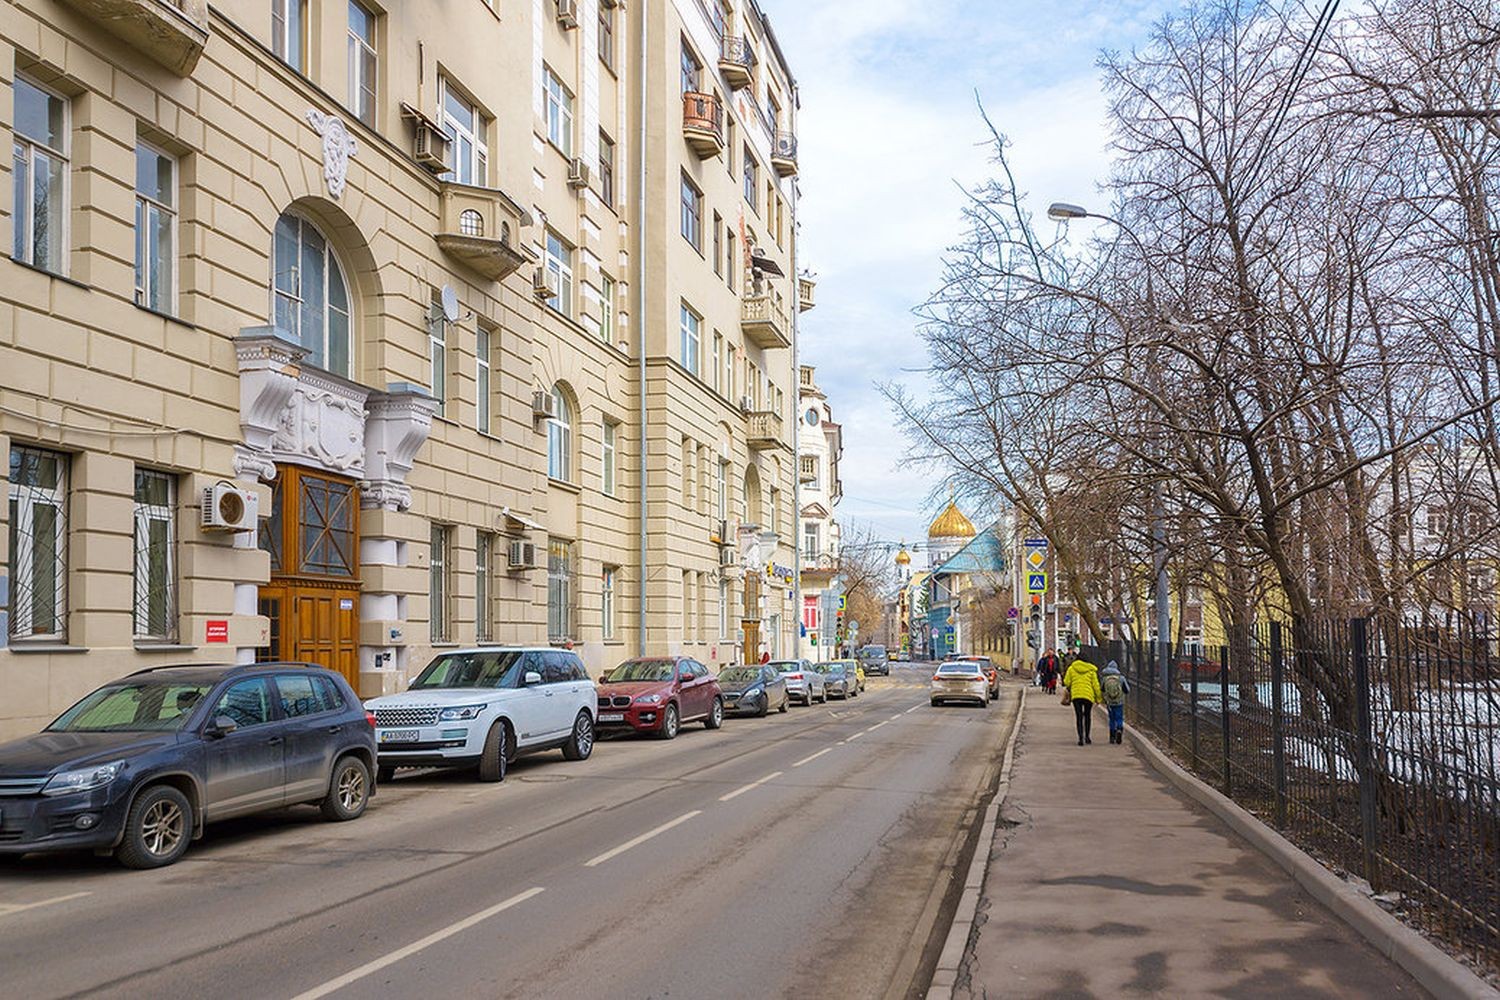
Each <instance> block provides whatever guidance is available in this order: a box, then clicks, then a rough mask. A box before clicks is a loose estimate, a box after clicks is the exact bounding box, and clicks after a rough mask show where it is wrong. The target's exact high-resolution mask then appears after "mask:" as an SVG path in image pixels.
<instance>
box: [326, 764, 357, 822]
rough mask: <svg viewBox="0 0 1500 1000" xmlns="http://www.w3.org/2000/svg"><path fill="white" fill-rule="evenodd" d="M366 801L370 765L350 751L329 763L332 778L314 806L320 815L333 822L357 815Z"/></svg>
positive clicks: (353, 817)
mask: <svg viewBox="0 0 1500 1000" xmlns="http://www.w3.org/2000/svg"><path fill="white" fill-rule="evenodd" d="M369 804H370V769H369V768H368V767H366V766H365V762H364V761H362V760H360V759H359V758H358V757H356V756H354V755H353V754H347V755H345V756H343V757H340V758H339V762H338V763H337V764H335V765H333V781H332V782H330V783H329V785H328V794H327V796H325V797H324V799H323V801H322V803H320V804H319V806H318V808H319V809H321V810H322V812H323V818H324V819H326V820H332V821H333V822H335V823H344V822H347V821H349V820H351V819H359V817H360V816H362V815H363V814H364V811H365V806H367V805H369Z"/></svg>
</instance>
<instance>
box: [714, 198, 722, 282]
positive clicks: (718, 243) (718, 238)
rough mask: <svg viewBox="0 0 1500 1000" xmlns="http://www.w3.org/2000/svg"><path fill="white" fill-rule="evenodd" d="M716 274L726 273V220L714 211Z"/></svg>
mask: <svg viewBox="0 0 1500 1000" xmlns="http://www.w3.org/2000/svg"><path fill="white" fill-rule="evenodd" d="M714 274H717V275H721V276H722V275H723V274H724V220H723V219H722V218H721V217H720V216H719V213H718V212H715V213H714Z"/></svg>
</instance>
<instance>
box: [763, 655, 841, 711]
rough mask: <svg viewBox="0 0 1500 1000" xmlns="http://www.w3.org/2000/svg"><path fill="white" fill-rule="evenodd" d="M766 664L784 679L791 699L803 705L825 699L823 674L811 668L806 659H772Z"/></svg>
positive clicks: (826, 695)
mask: <svg viewBox="0 0 1500 1000" xmlns="http://www.w3.org/2000/svg"><path fill="white" fill-rule="evenodd" d="M766 665H767V666H769V667H771V668H772V669H774V670H775V671H776V672H777V673H779V674H780V675H781V679H782V680H784V681H786V691H787V694H788V695H789V696H791V699H792V700H793V701H795V702H798V703H800V704H803V705H811V704H812V703H813V702H815V701H827V700H828V693H827V691H826V690H825V689H824V686H823V675H822V674H820V673H818V672H817V671H816V670H814V669H813V665H812V664H811V663H810V662H808V661H807V660H772V661H771V662H770V663H768V664H766Z"/></svg>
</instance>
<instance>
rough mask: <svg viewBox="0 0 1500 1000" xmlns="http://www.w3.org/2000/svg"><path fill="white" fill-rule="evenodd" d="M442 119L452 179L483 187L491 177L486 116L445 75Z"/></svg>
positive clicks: (440, 97) (440, 89)
mask: <svg viewBox="0 0 1500 1000" xmlns="http://www.w3.org/2000/svg"><path fill="white" fill-rule="evenodd" d="M438 120H439V121H440V122H442V125H443V134H445V135H446V136H447V137H448V169H449V172H450V173H451V174H452V175H453V176H452V179H453V180H454V181H457V182H458V183H459V184H475V185H478V186H479V187H483V186H484V185H485V184H486V183H487V181H488V180H489V169H488V164H489V148H488V147H487V146H486V145H485V139H484V134H485V127H484V126H485V122H484V116H483V115H482V114H480V112H479V108H477V107H476V106H475V105H474V104H472V103H470V102H469V101H468V100H467V99H466V98H465V97H464V96H463V95H462V94H460V93H459V92H458V91H456V90H454V89H453V86H452V84H450V83H448V81H447V80H445V79H442V78H439V80H438Z"/></svg>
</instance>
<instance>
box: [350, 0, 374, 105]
mask: <svg viewBox="0 0 1500 1000" xmlns="http://www.w3.org/2000/svg"><path fill="white" fill-rule="evenodd" d="M375 66H376V61H375V15H374V14H373V13H371V12H370V11H369V9H367V8H366V7H365V6H364V4H361V3H357V2H356V0H349V110H350V111H353V112H354V117H356V118H358V119H359V120H360V121H362V122H364V123H365V124H366V125H368V126H370V127H371V128H374V127H375Z"/></svg>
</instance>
